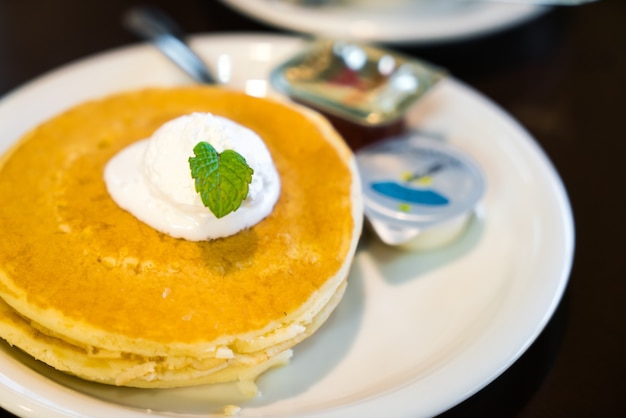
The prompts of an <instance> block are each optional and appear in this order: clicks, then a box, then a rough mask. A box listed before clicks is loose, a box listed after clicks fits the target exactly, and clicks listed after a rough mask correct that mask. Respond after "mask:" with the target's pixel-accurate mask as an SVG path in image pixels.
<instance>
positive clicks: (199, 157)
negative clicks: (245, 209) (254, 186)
mask: <svg viewBox="0 0 626 418" xmlns="http://www.w3.org/2000/svg"><path fill="white" fill-rule="evenodd" d="M193 153H194V155H195V157H189V167H190V168H191V177H192V178H194V179H195V188H196V192H198V193H200V198H201V199H202V203H203V204H204V206H206V207H207V208H209V209H210V210H211V212H213V214H214V215H215V216H216V217H218V218H222V217H224V216H226V215H228V214H229V213H230V212H234V211H236V210H237V209H238V208H239V207H240V206H241V202H243V200H244V199H245V198H246V197H247V196H248V186H249V185H250V182H251V181H252V174H253V173H254V170H253V169H252V168H251V167H250V166H249V165H248V163H247V162H246V159H245V158H243V157H242V156H241V155H240V154H239V153H237V152H236V151H233V150H224V152H222V153H221V154H220V153H218V152H217V151H216V150H215V148H213V146H212V145H211V144H209V143H208V142H198V144H196V146H195V147H193Z"/></svg>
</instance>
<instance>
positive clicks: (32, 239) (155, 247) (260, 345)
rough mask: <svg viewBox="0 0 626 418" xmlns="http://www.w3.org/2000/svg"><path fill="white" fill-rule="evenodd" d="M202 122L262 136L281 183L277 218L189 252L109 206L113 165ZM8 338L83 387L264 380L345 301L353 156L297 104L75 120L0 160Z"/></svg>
mask: <svg viewBox="0 0 626 418" xmlns="http://www.w3.org/2000/svg"><path fill="white" fill-rule="evenodd" d="M192 112H210V113H213V114H216V115H220V116H224V117H227V118H229V119H232V120H234V121H235V122H237V123H239V124H241V125H244V126H247V127H248V128H250V129H252V130H253V131H255V132H256V133H257V134H258V135H259V136H260V137H261V138H262V139H263V140H264V141H265V143H266V145H267V147H268V149H269V151H270V153H271V155H272V158H273V160H274V163H275V164H276V167H277V170H278V172H279V174H280V177H281V195H280V198H279V200H278V202H277V204H276V206H275V208H274V210H273V212H272V213H271V214H270V215H269V216H268V217H267V218H265V219H264V220H263V221H261V222H260V223H258V224H257V225H255V226H253V227H251V228H249V229H247V230H244V231H241V232H239V233H237V234H235V235H233V236H230V237H226V238H220V239H217V240H212V241H201V242H193V241H186V240H182V239H176V238H172V237H170V236H168V235H165V234H163V233H160V232H158V231H156V230H154V229H152V228H151V227H149V226H147V225H146V224H144V223H142V222H140V221H139V220H137V219H136V218H135V217H134V216H133V215H131V214H130V213H128V212H126V211H124V210H123V209H121V208H119V207H118V206H117V205H116V203H115V202H114V201H113V200H112V199H111V198H110V197H109V195H108V193H107V190H106V186H105V183H104V180H103V169H104V165H105V164H106V163H107V161H108V160H109V159H110V158H111V157H112V156H113V155H115V154H116V153H117V152H118V151H119V150H121V149H122V148H124V147H125V146H127V145H128V144H130V143H132V142H134V141H137V140H141V139H143V138H147V137H149V136H150V135H151V134H152V133H153V132H154V131H155V130H156V129H157V128H158V127H159V126H161V125H162V124H163V123H164V122H166V121H168V120H171V119H174V118H176V117H178V116H181V115H184V114H189V113H192ZM0 199H2V202H3V205H2V206H1V207H0V234H1V235H2V237H3V239H2V240H0V297H1V298H2V300H3V302H2V303H0V336H1V337H3V338H4V339H6V340H7V341H8V342H9V343H10V344H14V345H16V346H18V347H20V348H21V349H23V350H24V351H26V352H28V353H30V354H31V355H33V356H34V357H36V358H38V359H40V360H42V361H44V362H45V363H47V364H50V365H51V366H53V367H55V368H57V369H60V370H63V371H67V372H70V373H73V374H76V375H78V376H81V377H83V378H86V379H90V380H95V381H101V382H104V383H110V384H117V385H129V386H139V387H169V386H180V385H189V384H198V383H212V382H217V381H227V380H237V379H254V378H255V377H256V375H257V374H258V373H260V372H262V371H263V370H265V369H266V368H267V367H270V366H272V365H273V364H275V363H281V362H284V361H285V360H286V359H287V358H288V357H289V355H290V353H289V349H290V348H291V347H292V346H293V345H294V344H297V343H298V342H300V341H301V340H302V339H304V338H306V337H307V336H309V335H310V334H311V333H312V332H314V331H315V330H316V329H317V328H318V327H319V326H320V325H321V324H322V323H323V322H324V321H325V319H326V318H327V317H328V315H330V313H331V312H332V310H333V309H334V307H335V306H336V305H337V303H338V302H339V301H340V299H341V295H342V294H343V291H344V288H345V279H346V276H347V273H348V269H349V265H350V262H351V260H352V257H353V255H354V252H355V249H356V243H357V240H358V236H359V234H360V230H361V222H362V202H361V196H360V183H359V178H358V174H357V171H356V165H355V163H354V160H353V156H352V153H351V152H350V150H349V149H348V147H347V146H346V145H345V144H344V142H343V141H342V139H341V138H340V137H339V136H338V135H337V133H336V132H335V131H334V130H333V129H332V128H331V126H330V125H329V124H328V122H327V121H326V120H325V119H323V118H322V117H320V116H319V115H318V114H316V113H314V112H312V111H309V110H306V109H304V108H301V107H298V106H295V105H293V104H290V103H281V102H277V101H272V100H267V99H259V98H254V97H251V96H247V95H245V94H243V93H238V92H233V91H229V90H226V89H222V88H216V87H181V88H170V89H147V90H141V91H135V92H126V93H120V94H117V95H114V96H110V97H106V98H103V99H101V100H97V101H92V102H88V103H84V104H81V105H78V106H76V107H75V108H73V109H70V110H69V111H67V112H65V113H63V114H61V115H59V116H57V117H55V118H53V119H51V120H50V121H48V122H46V123H44V124H42V125H40V126H39V127H37V128H36V129H34V130H33V131H31V132H30V133H28V134H27V135H26V136H25V137H24V138H23V139H22V140H21V141H19V142H18V144H16V145H15V146H14V147H13V148H12V149H11V150H10V151H9V152H8V153H6V154H5V155H4V156H3V157H2V159H1V160H0Z"/></svg>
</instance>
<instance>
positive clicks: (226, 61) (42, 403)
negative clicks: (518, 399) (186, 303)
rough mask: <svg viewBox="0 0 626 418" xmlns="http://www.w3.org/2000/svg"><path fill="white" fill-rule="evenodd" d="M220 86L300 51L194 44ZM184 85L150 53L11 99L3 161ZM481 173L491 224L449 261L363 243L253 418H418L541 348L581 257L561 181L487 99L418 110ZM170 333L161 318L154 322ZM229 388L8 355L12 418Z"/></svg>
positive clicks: (174, 411) (0, 147) (42, 82)
mask: <svg viewBox="0 0 626 418" xmlns="http://www.w3.org/2000/svg"><path fill="white" fill-rule="evenodd" d="M192 45H193V46H194V47H195V48H196V50H197V51H198V52H199V53H200V54H201V55H202V56H204V57H206V59H207V61H208V62H210V63H211V65H212V66H213V68H214V69H215V71H216V73H217V74H218V75H219V77H220V79H222V80H229V81H228V82H229V84H231V85H232V86H234V87H237V88H241V89H247V91H249V92H250V93H252V94H256V95H264V94H268V95H273V94H276V93H274V92H273V91H272V90H271V89H270V88H269V87H268V84H267V76H268V74H269V71H270V69H271V68H272V67H273V66H274V65H276V64H277V63H278V62H279V61H282V60H283V59H285V58H286V57H287V56H289V55H290V54H292V53H294V52H295V51H296V50H297V49H298V48H299V47H300V46H302V41H301V40H299V39H296V38H291V37H279V36H264V35H258V36H253V35H229V36H204V37H196V38H194V39H193V41H192ZM184 82H187V79H186V78H185V76H184V75H182V74H181V73H179V70H178V69H177V68H176V67H174V66H173V65H171V64H170V63H169V62H168V61H167V60H166V59H165V58H163V57H162V56H161V55H159V53H158V52H156V51H155V50H154V49H153V48H152V47H150V46H145V45H139V46H132V47H128V48H123V49H120V50H116V51H113V52H110V53H105V54H102V55H97V56H94V57H91V58H89V59H86V60H83V61H80V62H77V63H74V64H71V65H68V66H65V67H63V68H61V69H59V70H57V71H54V72H52V73H50V74H47V75H45V76H43V77H41V78H39V79H37V80H35V81H33V82H31V83H29V84H27V85H26V86H24V87H22V88H20V89H18V90H16V91H14V92H13V93H11V94H9V95H8V96H6V97H5V98H4V99H3V100H0V135H1V136H0V152H2V151H4V150H5V149H6V148H7V147H8V146H9V145H10V144H11V143H13V142H14V141H15V140H16V139H17V138H18V137H20V135H22V134H23V133H24V132H25V131H26V130H28V129H30V128H31V127H33V125H35V124H36V123H38V122H40V121H41V120H43V119H45V118H48V117H50V116H51V115H53V114H55V113H57V112H59V111H61V110H63V109H65V108H67V107H68V106H70V105H73V104H75V103H77V102H81V101H84V100H86V99H90V98H94V97H98V96H101V95H103V94H107V93H111V92H114V91H119V90H125V89H130V88H138V87H142V86H149V85H172V84H178V83H184ZM409 118H410V123H411V124H412V125H413V126H414V127H417V128H419V129H421V130H423V131H425V132H430V133H434V134H437V135H443V136H444V137H445V138H446V140H447V141H449V142H450V143H452V144H454V145H456V146H458V147H460V148H462V149H463V150H465V152H467V153H468V154H469V155H471V156H472V157H473V158H474V159H475V160H476V161H477V162H478V163H479V164H480V165H481V166H482V168H483V170H484V172H485V175H486V178H487V193H486V197H485V199H484V202H483V205H482V207H483V210H482V211H481V213H480V215H479V216H478V217H477V219H475V220H474V221H473V223H472V224H471V226H470V228H469V230H468V231H467V233H466V234H465V235H464V236H463V237H462V238H461V239H460V240H459V241H457V242H455V243H454V244H452V245H450V246H449V247H447V248H445V249H442V250H438V251H432V252H425V253H408V252H401V251H396V250H394V249H391V248H387V247H385V246H383V245H381V244H380V243H378V242H377V241H376V240H375V239H373V238H367V237H365V238H364V239H363V241H362V243H361V247H360V249H359V251H358V253H357V256H356V259H355V262H354V266H353V268H352V271H351V273H350V277H349V288H348V291H347V293H346V296H345V299H344V300H343V301H342V302H341V304H340V305H339V307H338V308H337V310H336V311H335V313H334V314H333V315H332V316H331V318H330V319H329V321H328V322H327V323H326V324H325V325H324V326H323V327H322V329H321V330H319V331H318V332H317V333H316V334H315V335H314V336H312V337H311V338H310V339H308V340H307V341H305V342H304V343H302V344H300V345H299V346H297V347H296V349H295V355H294V359H293V362H292V363H291V364H290V365H289V366H287V367H283V368H280V369H275V370H272V371H270V372H269V373H267V374H266V375H264V376H263V377H262V378H261V379H260V380H259V382H258V383H259V386H260V389H261V391H262V396H260V397H259V398H258V399H254V400H252V401H249V402H243V403H241V404H240V405H241V406H242V408H243V409H242V411H241V413H240V416H241V417H260V416H272V417H325V418H330V417H346V416H349V417H353V416H354V417H356V416H358V417H380V416H385V417H406V416H411V417H419V416H430V415H434V414H436V413H439V412H442V411H444V410H446V409H448V408H450V407H452V406H454V405H455V404H457V403H459V402H461V401H462V400H464V399H465V398H467V397H468V396H470V395H471V394H473V393H474V392H476V391H478V390H479V389H481V388H482V387H483V386H485V385H486V384H488V383H489V382H491V381H492V380H493V379H494V378H495V377H497V376H498V375H499V374H500V373H501V372H503V371H504V370H505V369H506V368H507V367H509V366H510V365H511V364H512V363H513V362H514V361H515V360H516V359H517V358H518V357H519V356H520V355H521V354H522V353H523V352H524V351H525V349H526V348H527V347H528V346H529V345H530V344H531V343H532V342H533V340H534V339H535V338H536V337H537V335H538V334H539V333H540V331H541V330H542V329H543V327H544V325H545V324H546V323H547V321H548V319H549V318H550V317H551V315H552V313H553V311H554V309H555V307H556V305H557V304H558V302H559V300H560V298H561V295H562V292H563V290H564V288H565V286H566V283H567V279H568V275H569V271H570V267H571V263H572V253H573V246H574V231H573V224H572V215H571V211H570V207H569V203H568V199H567V196H566V193H565V190H564V188H563V185H562V184H561V181H560V179H559V177H558V175H557V173H556V172H555V171H554V168H553V167H552V165H551V163H550V161H549V160H548V159H547V158H546V156H545V155H544V153H543V152H542V151H541V149H540V148H539V147H538V146H537V144H536V143H535V141H534V140H533V139H532V138H531V137H530V136H529V135H528V133H527V132H526V131H525V130H524V129H523V128H521V127H520V126H519V125H518V124H517V123H516V122H515V121H513V120H512V119H511V118H510V117H509V116H507V115H506V114H505V113H503V112H502V111H501V110H500V109H499V108H498V107H496V106H495V105H494V104H492V103H491V102H489V101H488V100H487V99H485V98H484V97H482V96H480V95H479V94H478V93H476V92H474V91H472V90H471V89H469V88H468V87H466V86H464V85H462V84H460V83H459V82H457V81H455V80H454V79H448V80H446V81H444V82H442V83H441V84H440V85H439V86H437V87H436V88H435V89H434V90H433V91H432V92H431V93H430V94H429V95H428V96H427V97H426V98H425V99H424V100H423V101H421V102H420V103H418V105H417V106H415V107H414V108H413V109H412V111H411V112H410V116H409ZM155 320H158V319H155ZM227 389H228V388H220V387H213V388H207V387H198V388H184V389H171V390H139V389H128V388H115V387H108V386H102V385H97V384H92V383H88V382H84V381H81V380H79V379H75V378H72V377H68V376H65V375H63V374H61V373H58V372H56V371H54V370H51V369H50V368H48V367H47V366H44V365H42V364H40V363H37V362H35V361H33V360H32V359H30V358H29V357H28V356H25V355H24V354H23V353H21V352H20V351H19V350H16V349H13V348H10V347H9V346H8V345H6V344H4V343H0V406H1V407H3V408H5V409H8V410H10V411H12V412H14V413H16V414H18V415H21V416H30V417H54V416H65V415H72V416H90V417H107V418H108V417H111V416H117V417H145V416H148V415H149V416H157V415H163V416H182V415H184V416H185V417H196V416H197V417H205V418H206V417H207V416H208V415H209V414H211V413H213V412H215V411H218V410H219V406H220V405H221V403H220V402H221V400H220V399H221V397H223V396H226V397H228V396H230V395H229V394H228V393H225V392H223V391H227Z"/></svg>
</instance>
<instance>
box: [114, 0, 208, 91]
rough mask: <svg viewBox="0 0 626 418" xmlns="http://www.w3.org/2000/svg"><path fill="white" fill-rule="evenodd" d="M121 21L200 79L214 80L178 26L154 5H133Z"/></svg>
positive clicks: (205, 81) (184, 69)
mask: <svg viewBox="0 0 626 418" xmlns="http://www.w3.org/2000/svg"><path fill="white" fill-rule="evenodd" d="M122 22H123V24H124V26H125V27H126V28H127V29H129V30H130V31H132V32H134V33H135V34H136V35H138V36H139V37H140V38H142V39H145V40H147V41H150V42H152V43H153V44H154V45H155V46H156V47H157V48H158V49H159V50H160V51H161V52H162V53H163V54H165V56H167V57H168V58H169V59H170V60H172V61H173V62H174V63H175V64H176V65H178V66H179V67H180V68H181V69H182V70H183V71H185V72H186V73H187V74H189V75H190V76H191V77H192V78H193V79H194V80H196V81H198V82H200V83H206V84H215V78H214V77H213V75H212V74H211V72H210V71H209V69H208V68H207V66H206V65H205V63H204V62H203V61H202V59H201V58H200V57H199V56H198V55H197V54H196V53H195V52H193V51H192V50H191V48H190V47H189V46H188V45H187V44H186V43H185V41H184V40H183V36H182V32H181V30H180V29H179V27H178V26H177V25H176V23H174V21H172V20H171V19H170V18H169V17H168V16H167V15H166V14H165V13H163V12H162V11H161V10H159V9H156V8H154V7H133V8H131V9H129V10H128V11H127V12H126V13H125V14H124V16H123V19H122Z"/></svg>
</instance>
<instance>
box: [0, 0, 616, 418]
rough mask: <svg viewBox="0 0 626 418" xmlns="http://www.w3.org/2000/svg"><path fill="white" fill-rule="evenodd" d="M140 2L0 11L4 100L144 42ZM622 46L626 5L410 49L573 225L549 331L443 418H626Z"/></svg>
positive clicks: (222, 21) (215, 16) (255, 26)
mask: <svg viewBox="0 0 626 418" xmlns="http://www.w3.org/2000/svg"><path fill="white" fill-rule="evenodd" d="M133 3H135V2H134V1H130V0H106V1H86V0H55V1H46V0H0V96H2V95H4V94H6V93H8V92H10V91H11V90H12V89H14V88H16V87H19V86H20V85H21V84H23V83H26V82H28V81H29V80H31V79H32V78H34V77H36V76H39V75H41V74H42V73H45V72H46V71H48V70H51V69H54V68H55V67H57V66H60V65H62V64H65V63H68V62H70V61H73V60H75V59H78V58H83V57H85V56H88V55H90V54H93V53H96V52H101V51H105V50H107V49H110V48H114V47H118V46H122V45H126V44H130V43H135V42H137V39H136V38H135V37H134V36H133V35H131V34H129V33H128V32H126V31H125V30H124V29H123V28H122V27H121V25H120V23H119V22H120V16H121V14H122V12H123V11H124V10H125V9H126V8H127V7H128V6H129V5H131V4H133ZM142 3H144V2H142ZM151 4H153V5H157V6H159V7H161V8H162V9H164V10H166V11H167V12H168V13H170V14H171V15H172V16H173V17H174V18H175V19H176V20H177V21H178V22H179V23H181V24H182V26H183V27H184V28H185V29H186V30H187V31H189V32H190V33H206V32H235V31H263V32H280V31H279V30H277V29H274V28H271V27H269V26H265V25H263V24H261V23H258V22H255V21H253V20H250V19H248V18H246V17H244V16H242V15H240V14H238V13H237V12H235V11H233V10H231V9H229V8H227V7H225V6H224V5H223V4H222V3H220V2H218V1H215V0H154V1H152V2H151ZM624 40H626V1H624V0H601V1H599V2H597V3H593V4H589V5H585V6H581V7H577V8H560V9H558V10H554V11H552V12H550V13H548V14H547V15H545V16H542V17H541V18H539V19H536V20H533V21H532V22H529V23H526V24H524V25H521V26H518V27H515V28H512V29H508V30H506V31H503V32H499V33H496V34H492V35H489V36H484V37H480V38H474V39H467V40H462V41H455V42H452V43H447V44H439V45H435V46H404V47H403V48H402V49H404V50H405V51H406V52H409V53H411V54H414V55H415V56H419V57H422V58H425V59H427V60H430V61H432V62H435V63H437V64H440V65H443V66H444V67H447V68H448V69H449V70H450V72H451V73H452V74H454V75H455V76H456V77H457V78H458V79H460V80H462V81H464V82H465V83H467V84H469V85H470V86H472V87H474V88H475V89H477V90H478V91H480V92H482V93H484V94H485V95H486V96H488V97H489V98H491V99H492V100H493V101H494V102H496V103H497V104H499V105H500V106H501V107H503V108H504V109H506V110H507V111H508V112H509V113H510V114H512V115H513V116H514V117H515V118H516V119H517V120H519V121H520V122H521V124H522V125H524V126H525V127H526V128H527V129H528V130H529V131H530V132H531V134H532V135H533V136H534V137H535V138H536V139H537V141H538V142H539V144H540V145H541V146H542V147H543V149H544V150H545V151H546V152H547V154H548V155H549V157H550V158H551V159H552V161H553V162H554V164H555V166H556V168H557V170H558V171H559V173H560V175H561V177H562V179H563V181H564V183H565V186H566V188H567V190H568V193H569V197H570V199H571V204H572V207H573V212H574V218H575V224H576V253H575V260H574V266H573V270H572V273H571V277H570V282H569V285H568V288H567V291H566V293H565V295H564V298H563V300H562V302H561V303H560V305H559V307H558V309H557V311H556V313H555V315H554V317H553V318H552V320H551V321H550V322H549V323H548V325H547V327H546V328H545V330H544V331H543V333H542V334H541V335H540V337H539V338H538V339H537V340H536V342H535V343H534V344H533V345H532V346H531V347H530V348H529V349H528V350H527V352H526V353H525V354H524V355H522V357H521V358H520V359H519V360H518V361H517V362H516V363H515V364H514V365H513V366H512V367H510V368H509V369H508V370H507V371H505V372H504V373H503V374H502V375H501V376H500V377H499V378H497V379H496V380H495V381H494V382H493V383H491V384H490V385H488V386H487V387H486V388H485V389H483V390H482V391H480V392H479V393H477V394H476V395H475V396H473V397H471V398H469V399H468V400H466V401H465V402H463V403H461V404H460V405H458V406H456V407H454V408H452V409H451V410H449V411H447V412H445V413H444V414H443V415H442V417H445V418H453V417H466V416H481V417H520V418H521V417H546V418H548V417H626V378H625V374H626V220H625V218H626V187H625V181H626V175H625V174H624V173H625V168H626V162H625V159H626V133H625V132H626V129H625V127H626V125H625V123H624V122H625V121H626V105H625V104H624V99H625V98H626V43H625V42H624ZM1 373H2V371H1V370H0V374H1ZM0 390H1V389H0ZM0 412H1V411H0Z"/></svg>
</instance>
